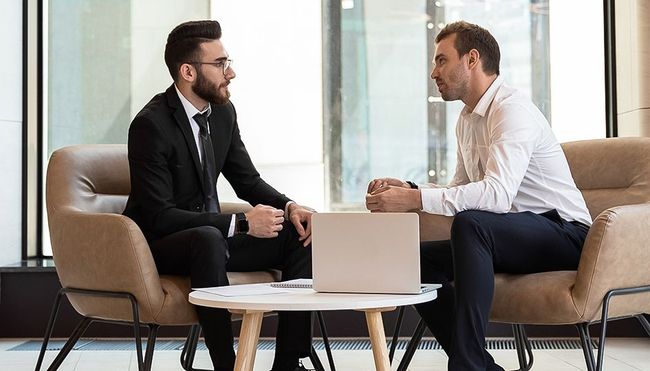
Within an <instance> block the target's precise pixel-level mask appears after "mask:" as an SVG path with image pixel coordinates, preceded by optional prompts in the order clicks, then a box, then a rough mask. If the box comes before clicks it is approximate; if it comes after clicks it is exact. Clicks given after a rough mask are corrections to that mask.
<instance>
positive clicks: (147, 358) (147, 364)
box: [144, 325, 160, 371]
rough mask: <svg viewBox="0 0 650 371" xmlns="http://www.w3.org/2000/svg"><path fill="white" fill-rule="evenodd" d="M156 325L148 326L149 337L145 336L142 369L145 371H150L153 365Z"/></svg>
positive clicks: (156, 333) (157, 327)
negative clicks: (145, 343) (145, 347)
mask: <svg viewBox="0 0 650 371" xmlns="http://www.w3.org/2000/svg"><path fill="white" fill-rule="evenodd" d="M159 328H160V326H158V325H149V336H147V351H146V352H145V354H144V368H145V370H147V371H150V370H151V365H152V363H153V350H154V348H155V346H156V337H157V336H158V329H159Z"/></svg>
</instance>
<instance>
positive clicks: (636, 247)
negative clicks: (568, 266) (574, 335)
mask: <svg viewBox="0 0 650 371" xmlns="http://www.w3.org/2000/svg"><path fill="white" fill-rule="evenodd" d="M648 262H650V203H645V204H636V205H626V206H618V207H612V208H609V209H607V210H605V211H603V212H602V213H601V214H600V215H598V217H597V218H596V220H595V221H594V223H593V225H592V227H591V229H590V231H589V234H588V235H587V239H586V240H585V243H584V246H583V249H582V255H581V257H580V264H579V266H578V274H577V277H576V282H575V286H574V288H573V290H572V296H573V300H574V304H575V306H576V309H577V310H578V312H579V313H583V318H584V319H585V320H587V321H589V320H592V319H595V318H599V316H600V310H601V306H602V301H603V297H604V296H605V295H606V294H607V292H608V291H610V290H612V289H616V288H626V287H637V286H646V285H650V269H648ZM644 310H645V312H646V313H647V312H650V293H649V294H639V295H632V296H626V297H625V299H624V300H623V299H622V298H619V299H615V300H613V301H612V305H611V307H610V317H617V316H625V315H632V314H638V313H641V312H643V311H644ZM640 311H641V312H640Z"/></svg>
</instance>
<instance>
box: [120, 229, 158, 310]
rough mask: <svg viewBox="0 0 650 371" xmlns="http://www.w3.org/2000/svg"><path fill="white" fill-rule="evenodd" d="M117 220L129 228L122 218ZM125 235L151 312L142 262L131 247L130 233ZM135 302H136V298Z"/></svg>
mask: <svg viewBox="0 0 650 371" xmlns="http://www.w3.org/2000/svg"><path fill="white" fill-rule="evenodd" d="M119 221H120V223H122V224H123V225H124V226H125V227H126V228H127V230H129V229H130V226H129V224H128V223H127V222H126V221H125V220H124V219H123V218H119ZM127 237H128V239H129V245H130V246H131V253H132V254H133V257H134V260H135V262H136V264H137V265H138V267H139V268H140V269H139V270H138V273H139V274H138V277H139V279H140V282H141V284H142V287H143V288H144V291H145V299H146V301H147V306H148V307H149V312H151V313H153V305H152V304H151V300H150V298H149V293H148V288H147V285H146V284H145V279H144V277H143V275H142V269H143V268H142V262H141V261H140V259H139V258H138V255H137V254H136V253H135V251H134V249H133V245H134V244H133V238H132V236H131V233H128V236H127ZM136 302H137V300H136Z"/></svg>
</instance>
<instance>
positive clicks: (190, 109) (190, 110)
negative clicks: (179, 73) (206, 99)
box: [174, 84, 212, 118]
mask: <svg viewBox="0 0 650 371" xmlns="http://www.w3.org/2000/svg"><path fill="white" fill-rule="evenodd" d="M174 89H176V94H178V98H179V99H180V100H181V104H182V105H183V108H184V109H185V113H186V114H187V117H190V118H193V117H194V115H196V114H197V113H200V114H204V113H206V112H207V113H208V116H210V114H211V113H212V106H211V105H210V103H208V108H206V109H204V110H203V111H199V110H198V109H197V108H196V107H194V105H193V104H192V103H191V102H190V101H189V100H187V98H185V96H184V95H183V93H181V91H180V90H178V86H176V84H174Z"/></svg>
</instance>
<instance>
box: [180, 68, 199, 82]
mask: <svg viewBox="0 0 650 371" xmlns="http://www.w3.org/2000/svg"><path fill="white" fill-rule="evenodd" d="M178 72H179V73H178V77H180V78H181V79H183V80H185V81H187V82H193V81H194V79H196V69H195V68H194V66H193V65H191V64H189V63H183V64H181V66H180V67H179V71H178Z"/></svg>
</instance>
